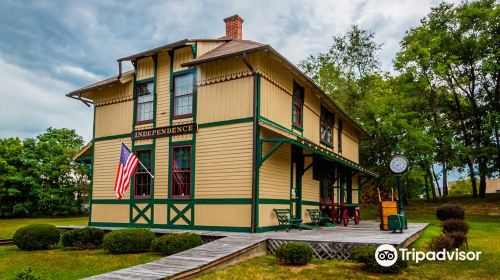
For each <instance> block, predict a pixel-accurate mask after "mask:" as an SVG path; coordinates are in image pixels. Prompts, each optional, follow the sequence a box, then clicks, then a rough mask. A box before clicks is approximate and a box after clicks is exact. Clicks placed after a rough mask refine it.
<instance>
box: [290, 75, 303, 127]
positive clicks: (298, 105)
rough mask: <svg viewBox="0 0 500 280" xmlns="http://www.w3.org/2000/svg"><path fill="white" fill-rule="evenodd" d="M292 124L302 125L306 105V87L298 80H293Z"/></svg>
mask: <svg viewBox="0 0 500 280" xmlns="http://www.w3.org/2000/svg"><path fill="white" fill-rule="evenodd" d="M292 103H293V108H292V124H293V125H294V126H298V127H302V109H303V108H302V106H303V105H304V88H303V87H301V86H300V85H299V84H297V83H296V82H293V97H292Z"/></svg>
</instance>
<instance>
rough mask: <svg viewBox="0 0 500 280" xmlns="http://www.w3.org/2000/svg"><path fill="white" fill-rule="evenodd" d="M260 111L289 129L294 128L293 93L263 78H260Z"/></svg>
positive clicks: (265, 116) (264, 115)
mask: <svg viewBox="0 0 500 280" xmlns="http://www.w3.org/2000/svg"><path fill="white" fill-rule="evenodd" d="M260 86H261V89H260V113H261V115H262V116H263V117H264V118H267V119H269V120H271V121H273V122H275V123H277V124H279V125H281V126H283V127H286V128H288V129H291V128H292V95H291V94H290V93H288V92H286V91H285V90H283V89H282V88H280V87H278V86H276V85H275V84H274V83H271V82H270V81H269V80H267V79H264V78H262V79H261V80H260Z"/></svg>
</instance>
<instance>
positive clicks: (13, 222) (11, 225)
mask: <svg viewBox="0 0 500 280" xmlns="http://www.w3.org/2000/svg"><path fill="white" fill-rule="evenodd" d="M88 221H89V217H71V218H21V219H0V239H8V238H12V236H13V235H14V233H15V232H16V230H17V229H18V228H20V227H23V226H25V225H30V224H51V225H56V226H70V225H71V226H81V225H87V223H88Z"/></svg>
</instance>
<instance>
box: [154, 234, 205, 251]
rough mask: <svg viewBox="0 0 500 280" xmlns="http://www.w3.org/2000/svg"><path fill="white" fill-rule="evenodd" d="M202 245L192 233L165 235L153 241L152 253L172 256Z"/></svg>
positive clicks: (198, 238) (201, 241) (199, 239)
mask: <svg viewBox="0 0 500 280" xmlns="http://www.w3.org/2000/svg"><path fill="white" fill-rule="evenodd" d="M202 244H203V240H202V239H201V237H200V236H198V235H196V234H194V233H182V234H166V235H163V236H161V237H159V238H156V239H155V240H153V242H152V244H151V248H152V250H153V251H155V252H158V253H162V254H165V255H173V254H176V253H179V252H182V251H185V250H188V249H191V248H194V247H197V246H200V245H202Z"/></svg>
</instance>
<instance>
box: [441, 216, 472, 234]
mask: <svg viewBox="0 0 500 280" xmlns="http://www.w3.org/2000/svg"><path fill="white" fill-rule="evenodd" d="M452 232H461V233H463V234H464V235H466V234H467V233H468V232H469V225H468V224H467V223H466V222H464V221H463V220H453V219H452V220H446V221H444V222H443V233H452Z"/></svg>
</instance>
